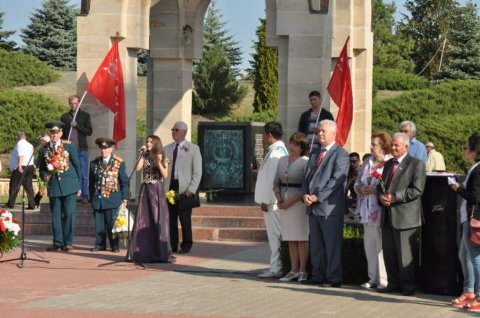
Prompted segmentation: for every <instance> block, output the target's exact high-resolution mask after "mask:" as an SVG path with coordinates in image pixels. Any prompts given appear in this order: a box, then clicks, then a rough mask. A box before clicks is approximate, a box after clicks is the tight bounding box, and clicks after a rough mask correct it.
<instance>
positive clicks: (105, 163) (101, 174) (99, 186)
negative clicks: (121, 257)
mask: <svg viewBox="0 0 480 318" xmlns="http://www.w3.org/2000/svg"><path fill="white" fill-rule="evenodd" d="M95 143H96V144H97V145H98V147H99V148H100V156H99V157H97V158H95V160H93V161H92V162H90V173H89V189H90V201H91V202H92V208H93V213H94V215H95V232H96V239H95V247H94V248H92V249H91V250H90V251H92V252H97V251H104V250H105V249H106V244H107V242H106V239H105V237H108V242H109V243H110V248H111V249H112V252H114V253H118V252H119V249H118V241H119V240H118V238H115V239H114V238H113V233H112V229H113V226H114V224H115V219H116V214H117V210H118V208H119V207H120V204H122V201H123V202H124V203H125V204H127V203H128V176H127V172H126V168H125V162H124V161H123V159H122V158H120V157H119V156H117V155H113V154H112V151H113V145H115V140H113V139H110V138H108V137H99V138H97V139H96V140H95Z"/></svg>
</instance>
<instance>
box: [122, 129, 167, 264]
mask: <svg viewBox="0 0 480 318" xmlns="http://www.w3.org/2000/svg"><path fill="white" fill-rule="evenodd" d="M136 170H137V171H140V170H143V182H142V186H141V188H140V194H139V196H138V206H137V214H136V217H135V224H134V226H133V232H132V242H131V243H132V245H131V256H132V259H133V261H135V262H137V263H154V262H171V261H172V257H171V248H170V241H169V240H170V233H169V221H168V208H167V202H166V200H165V188H164V180H165V178H166V177H167V174H168V159H167V158H166V157H165V154H164V151H163V146H162V142H161V140H160V138H159V137H158V136H155V135H150V136H148V137H147V143H146V145H144V146H143V147H142V153H141V157H140V159H139V162H138V165H137V169H136Z"/></svg>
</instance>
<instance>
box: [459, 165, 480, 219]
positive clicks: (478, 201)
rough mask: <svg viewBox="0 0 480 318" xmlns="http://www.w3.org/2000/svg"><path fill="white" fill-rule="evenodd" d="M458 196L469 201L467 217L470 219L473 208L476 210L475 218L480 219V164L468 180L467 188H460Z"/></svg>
mask: <svg viewBox="0 0 480 318" xmlns="http://www.w3.org/2000/svg"><path fill="white" fill-rule="evenodd" d="M457 194H458V195H459V196H461V197H462V198H464V199H465V200H467V216H468V219H470V216H471V213H472V208H473V207H476V208H475V218H476V219H480V164H479V165H477V166H476V167H475V168H474V169H473V171H472V173H470V177H469V178H468V182H467V187H466V188H464V187H463V186H460V188H458V190H457Z"/></svg>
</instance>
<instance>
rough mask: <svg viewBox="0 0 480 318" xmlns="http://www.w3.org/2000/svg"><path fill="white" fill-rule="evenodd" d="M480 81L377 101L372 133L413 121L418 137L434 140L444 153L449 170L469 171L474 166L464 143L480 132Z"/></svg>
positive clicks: (375, 102) (444, 83) (389, 129)
mask: <svg viewBox="0 0 480 318" xmlns="http://www.w3.org/2000/svg"><path fill="white" fill-rule="evenodd" d="M479 100H480V81H473V80H470V81H451V82H442V83H440V84H438V85H434V86H431V87H429V88H427V89H423V90H414V91H410V92H406V93H403V94H401V95H399V96H397V97H394V98H390V99H385V100H380V101H377V100H374V103H373V113H372V133H373V132H375V131H378V130H386V131H389V132H390V133H395V132H398V130H399V123H400V122H402V121H403V120H411V121H413V122H414V123H415V125H416V126H417V139H419V140H420V141H422V142H423V143H426V142H427V141H431V142H433V143H434V144H435V148H436V150H437V151H439V152H440V153H442V154H443V156H444V158H445V162H446V165H447V169H449V170H452V171H456V172H465V170H466V168H467V167H468V166H469V165H470V164H469V163H467V162H466V161H465V160H464V159H463V148H462V147H463V145H464V144H465V141H466V140H467V138H468V137H469V136H470V135H472V134H473V133H478V132H479V131H480V125H479V123H480V111H479V110H480V107H479Z"/></svg>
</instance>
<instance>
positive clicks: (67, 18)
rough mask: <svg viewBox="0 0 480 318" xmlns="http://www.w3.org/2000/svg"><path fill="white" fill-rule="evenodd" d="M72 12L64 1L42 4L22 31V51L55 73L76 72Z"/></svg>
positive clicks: (48, 1)
mask: <svg viewBox="0 0 480 318" xmlns="http://www.w3.org/2000/svg"><path fill="white" fill-rule="evenodd" d="M76 23H77V22H76V10H75V9H74V7H73V6H71V5H69V2H68V0H45V1H44V2H43V4H42V8H40V9H36V10H35V11H34V13H33V14H32V15H31V18H30V24H29V25H28V26H27V27H26V28H25V29H22V35H21V37H22V39H23V42H24V43H25V47H24V48H23V51H24V52H25V53H27V54H31V55H33V56H36V57H37V58H38V59H40V60H42V61H45V62H47V63H48V64H49V65H50V66H52V67H54V68H58V69H70V70H73V69H75V68H76V64H77V26H76Z"/></svg>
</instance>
